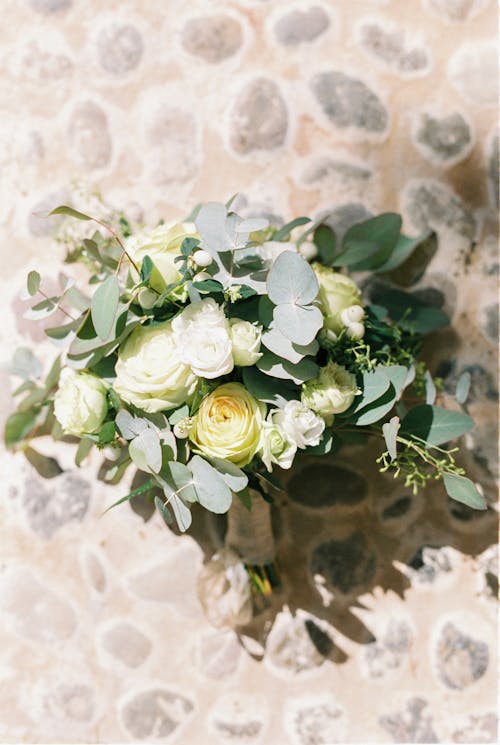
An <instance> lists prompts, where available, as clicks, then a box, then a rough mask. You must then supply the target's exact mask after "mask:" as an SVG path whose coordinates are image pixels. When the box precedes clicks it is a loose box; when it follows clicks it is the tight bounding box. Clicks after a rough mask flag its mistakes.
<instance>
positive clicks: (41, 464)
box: [24, 448, 63, 479]
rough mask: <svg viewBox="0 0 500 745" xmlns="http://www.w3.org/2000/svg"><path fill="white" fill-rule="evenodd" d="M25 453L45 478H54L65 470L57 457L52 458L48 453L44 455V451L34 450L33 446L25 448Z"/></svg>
mask: <svg viewBox="0 0 500 745" xmlns="http://www.w3.org/2000/svg"><path fill="white" fill-rule="evenodd" d="M24 455H25V456H26V459H27V460H28V461H29V463H31V465H32V466H33V468H34V469H35V470H36V471H37V473H38V474H39V475H40V476H41V477H42V478H43V479H53V478H54V477H55V476H59V474H61V473H62V472H63V469H62V468H61V466H60V465H59V463H58V462H57V460H56V459H55V458H51V457H50V456H48V455H42V453H39V452H38V451H37V450H33V448H26V449H25V450H24Z"/></svg>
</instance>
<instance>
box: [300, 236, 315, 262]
mask: <svg viewBox="0 0 500 745" xmlns="http://www.w3.org/2000/svg"><path fill="white" fill-rule="evenodd" d="M298 251H299V254H300V255H301V256H302V258H304V259H305V260H306V261H312V260H313V259H315V258H316V257H317V255H318V249H317V248H316V246H315V244H314V243H313V242H312V241H304V242H303V243H301V244H300V246H299V247H298Z"/></svg>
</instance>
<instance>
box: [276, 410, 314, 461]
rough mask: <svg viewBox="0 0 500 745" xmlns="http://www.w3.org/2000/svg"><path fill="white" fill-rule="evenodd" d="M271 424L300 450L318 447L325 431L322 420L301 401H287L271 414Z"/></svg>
mask: <svg viewBox="0 0 500 745" xmlns="http://www.w3.org/2000/svg"><path fill="white" fill-rule="evenodd" d="M273 422H274V423H275V424H278V425H279V426H280V427H281V428H282V429H283V430H284V432H285V434H286V436H287V437H288V439H289V440H291V441H292V442H294V443H295V444H296V445H297V447H298V448H301V449H304V448H306V447H309V446H314V445H319V443H320V441H321V437H322V435H323V432H324V429H325V422H324V421H323V419H322V418H321V417H319V416H318V415H317V414H315V413H314V411H312V409H310V408H309V407H308V406H306V405H305V404H303V403H302V402H301V401H287V402H286V404H285V406H284V407H283V408H282V409H278V410H276V411H275V412H273Z"/></svg>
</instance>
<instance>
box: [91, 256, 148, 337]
mask: <svg viewBox="0 0 500 745" xmlns="http://www.w3.org/2000/svg"><path fill="white" fill-rule="evenodd" d="M151 263H152V262H151ZM119 302H120V287H119V285H118V278H117V277H116V275H114V274H112V275H111V276H109V277H108V278H107V279H105V280H104V282H103V283H102V284H101V285H99V287H98V288H97V290H96V291H95V292H94V294H93V296H92V302H91V305H90V312H91V316H92V323H93V324H94V328H95V330H96V333H97V336H98V337H99V338H100V339H102V340H103V341H106V340H107V339H108V337H109V335H110V333H111V330H112V328H113V326H114V323H115V320H116V314H117V312H118V304H119Z"/></svg>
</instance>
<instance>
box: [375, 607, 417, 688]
mask: <svg viewBox="0 0 500 745" xmlns="http://www.w3.org/2000/svg"><path fill="white" fill-rule="evenodd" d="M411 644H412V632H411V629H410V627H409V625H408V624H407V623H406V622H405V621H401V620H400V621H398V620H395V619H391V621H390V622H389V624H388V626H387V629H386V631H385V633H384V634H383V636H382V637H381V638H380V639H377V641H375V642H372V643H370V644H367V645H366V647H365V648H364V661H365V665H366V668H367V670H368V675H369V677H370V678H374V679H375V678H377V679H378V678H384V677H386V676H387V675H390V674H391V673H392V672H393V671H394V670H397V669H398V668H399V667H401V664H402V662H403V661H404V659H405V657H406V655H407V653H408V651H409V649H410V647H411Z"/></svg>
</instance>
